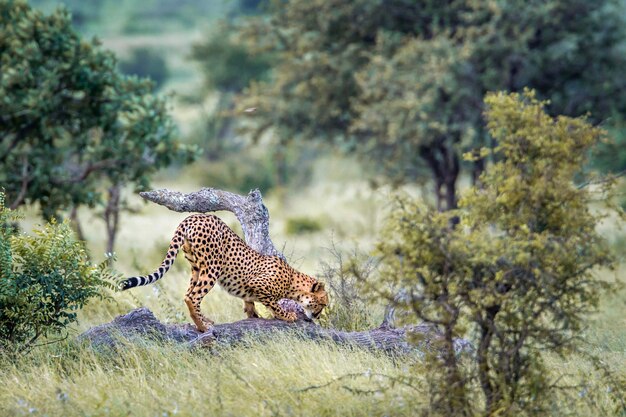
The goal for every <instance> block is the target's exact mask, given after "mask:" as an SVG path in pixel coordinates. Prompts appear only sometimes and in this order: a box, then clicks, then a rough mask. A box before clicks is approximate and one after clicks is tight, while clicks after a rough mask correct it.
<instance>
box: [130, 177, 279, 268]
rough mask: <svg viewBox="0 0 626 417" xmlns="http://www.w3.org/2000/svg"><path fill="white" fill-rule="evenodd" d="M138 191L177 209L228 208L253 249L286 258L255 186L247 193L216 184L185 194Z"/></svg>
mask: <svg viewBox="0 0 626 417" xmlns="http://www.w3.org/2000/svg"><path fill="white" fill-rule="evenodd" d="M139 195H140V196H142V197H143V198H145V199H146V200H149V201H152V202H153V203H157V204H160V205H162V206H165V207H167V208H168V209H170V210H173V211H177V212H197V213H207V212H212V211H220V210H226V211H230V212H232V213H234V214H235V216H237V220H239V223H241V228H242V229H243V235H244V240H245V241H246V243H247V244H248V245H249V246H250V247H251V248H252V249H254V250H255V251H257V252H259V253H260V254H263V255H272V256H279V257H281V258H282V259H285V256H284V255H283V254H282V253H281V252H280V251H278V250H276V247H274V244H273V243H272V240H271V239H270V232H269V226H270V215H269V212H268V211H267V207H265V204H263V199H262V197H261V192H260V191H259V190H258V189H257V190H252V191H250V193H249V194H248V195H247V196H242V195H239V194H234V193H231V192H228V191H223V190H218V189H215V188H203V189H201V190H200V191H196V192H193V193H188V194H183V193H180V192H176V191H170V190H167V189H162V190H154V191H145V192H142V193H139Z"/></svg>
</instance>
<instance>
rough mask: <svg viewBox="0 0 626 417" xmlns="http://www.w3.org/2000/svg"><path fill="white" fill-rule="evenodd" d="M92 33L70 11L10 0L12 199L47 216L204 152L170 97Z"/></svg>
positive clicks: (7, 59)
mask: <svg viewBox="0 0 626 417" xmlns="http://www.w3.org/2000/svg"><path fill="white" fill-rule="evenodd" d="M115 65H116V63H115V58H114V57H113V55H112V54H110V53H108V52H106V51H103V50H102V49H101V48H100V47H99V46H98V44H97V43H96V42H95V41H93V42H86V41H83V40H82V39H81V38H80V37H79V36H78V35H77V34H76V33H75V32H74V30H73V29H72V27H71V21H70V17H69V15H68V13H67V12H66V11H65V10H62V9H59V10H57V11H56V12H54V13H53V14H51V15H50V16H45V15H43V14H42V13H40V12H38V11H36V10H33V9H31V8H30V7H29V6H28V4H27V3H26V2H25V1H21V0H17V1H8V0H1V1H0V97H1V98H2V99H1V100H0V114H1V115H2V116H0V117H2V122H1V123H0V138H1V139H0V182H1V183H2V184H3V186H4V187H5V191H6V196H7V202H8V204H7V205H8V206H9V207H12V208H15V207H17V206H19V205H21V204H25V203H39V205H40V207H41V210H42V212H43V215H44V216H45V217H46V218H50V217H52V216H55V215H57V213H59V211H62V210H64V209H67V208H68V207H71V206H78V205H83V204H86V205H90V206H93V205H94V204H96V203H97V202H98V201H99V200H100V199H101V192H102V188H103V186H107V187H108V186H109V184H113V185H119V184H128V183H130V184H133V185H134V186H135V187H136V188H139V189H144V188H147V187H148V184H149V181H150V176H151V175H152V174H153V173H154V172H156V170H157V169H158V168H159V167H163V166H167V165H169V164H171V163H173V162H174V161H175V160H185V161H189V160H190V159H191V158H192V157H193V156H194V153H193V151H192V150H190V149H187V148H186V147H185V146H183V145H181V144H180V143H178V142H177V141H175V140H174V139H173V131H174V126H173V122H172V120H171V119H170V117H169V116H168V114H167V104H166V102H165V101H164V100H163V99H162V98H159V97H156V96H154V95H152V85H151V83H150V82H149V81H148V80H142V79H138V78H136V77H124V76H122V75H120V74H119V73H118V72H117V71H116V69H115Z"/></svg>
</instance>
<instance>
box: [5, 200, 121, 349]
mask: <svg viewBox="0 0 626 417" xmlns="http://www.w3.org/2000/svg"><path fill="white" fill-rule="evenodd" d="M13 217H14V215H13V213H12V212H11V211H10V210H8V209H7V208H5V206H4V196H3V195H2V194H0V225H2V229H1V230H0V267H1V269H0V347H1V348H2V349H3V350H6V351H8V352H11V351H16V352H21V351H25V350H28V349H29V348H31V347H32V346H33V344H34V343H35V342H36V341H37V340H38V339H39V338H42V337H47V336H50V335H55V334H58V333H59V332H61V331H63V330H65V329H66V328H67V326H68V325H69V324H71V323H73V322H74V321H76V314H77V311H78V310H79V309H80V308H82V307H83V306H84V305H85V304H86V303H87V302H89V301H90V300H91V299H93V298H102V297H103V289H104V288H113V286H112V282H113V277H112V275H111V273H110V272H109V271H108V270H107V268H106V264H105V263H102V264H101V265H93V264H92V263H90V261H89V258H88V256H87V252H86V251H85V249H84V246H83V244H82V243H81V242H79V241H78V240H76V238H75V237H74V233H73V232H72V230H71V228H70V226H69V224H68V223H67V222H65V223H62V224H56V223H55V221H54V220H53V221H52V222H51V223H48V224H47V225H45V226H44V227H43V228H42V229H40V230H37V231H35V235H34V236H26V235H18V234H16V233H15V232H14V231H13V230H12V229H10V228H9V227H8V222H9V221H10V220H11V219H12V218H13Z"/></svg>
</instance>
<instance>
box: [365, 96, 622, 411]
mask: <svg viewBox="0 0 626 417" xmlns="http://www.w3.org/2000/svg"><path fill="white" fill-rule="evenodd" d="M485 103H486V118H487V128H488V132H489V133H490V134H491V135H492V136H493V138H494V139H495V140H497V143H498V145H497V147H495V149H494V153H495V158H496V159H497V162H496V163H494V164H493V166H491V167H489V168H488V169H487V170H486V171H485V172H484V173H483V174H482V176H481V183H482V187H472V188H470V189H469V190H468V192H467V193H465V194H464V196H463V197H462V198H461V200H460V203H459V209H458V210H452V211H448V212H443V213H441V212H436V211H433V210H432V209H429V208H427V207H425V206H424V205H422V204H420V203H417V202H412V201H409V200H401V204H400V206H399V207H398V209H397V210H396V211H395V213H394V214H393V215H392V218H391V220H390V223H389V225H388V227H387V229H386V234H385V238H384V239H383V241H382V242H381V244H380V245H379V250H380V252H381V254H382V255H383V257H384V263H385V265H386V267H385V271H384V273H383V274H382V275H381V276H382V277H386V278H385V282H383V283H381V286H380V287H378V288H376V290H377V291H378V292H379V293H381V294H382V295H383V296H385V297H387V298H388V299H389V300H394V297H393V296H394V293H392V292H391V291H390V290H388V288H401V289H403V290H404V294H405V296H404V297H403V298H402V299H398V298H396V299H395V303H396V305H397V307H399V308H402V309H404V310H405V311H408V312H410V313H413V314H415V315H416V316H417V317H418V318H420V319H422V320H424V321H426V322H428V323H433V324H434V325H436V326H437V327H438V328H440V329H441V330H442V332H443V334H444V335H445V337H444V347H445V349H444V352H447V353H446V354H443V355H440V356H437V357H433V358H431V363H432V364H433V365H434V366H433V374H432V380H433V381H432V382H433V383H434V385H433V387H432V403H433V407H434V410H435V411H436V412H438V413H440V414H443V415H475V414H476V412H477V413H478V414H481V415H494V414H498V415H520V414H522V413H525V414H541V413H543V412H544V411H545V409H544V406H545V405H546V401H547V400H548V399H549V398H550V395H551V393H553V389H556V388H557V387H558V383H557V382H556V381H552V380H550V375H549V373H548V372H546V369H545V366H544V362H543V358H544V356H543V353H544V352H546V351H547V352H555V353H558V354H560V355H567V354H571V353H572V352H575V351H576V349H577V347H578V346H579V342H580V339H581V336H580V331H581V329H582V328H583V324H584V320H585V318H586V317H588V314H589V313H590V312H592V311H594V309H595V308H596V307H597V304H598V299H599V294H600V293H601V291H602V289H604V288H606V287H607V285H608V284H606V283H605V282H604V281H601V280H599V279H598V278H597V277H596V276H595V273H596V271H597V268H598V267H611V266H612V265H613V262H614V260H613V258H612V256H611V254H610V252H609V250H608V246H607V244H606V242H605V240H604V239H603V238H602V236H600V235H599V234H598V233H597V232H596V229H595V227H596V225H597V224H598V222H599V220H600V218H601V215H600V214H596V213H593V212H592V211H591V210H590V209H589V204H590V203H591V201H592V198H595V196H594V195H593V193H592V192H591V191H590V190H588V189H587V188H585V187H579V186H576V185H575V184H574V183H573V177H574V175H575V174H577V173H578V172H580V170H581V169H582V165H583V163H584V161H585V158H586V155H587V154H588V150H589V149H590V148H591V147H592V146H593V145H595V144H596V143H597V142H598V141H599V140H600V139H601V138H602V136H603V134H604V132H603V131H602V130H600V129H598V128H595V127H592V126H591V125H590V124H589V122H588V121H587V120H585V119H580V118H578V119H577V118H569V117H565V116H559V117H557V118H552V117H550V116H549V115H548V114H547V113H546V103H545V102H540V101H538V100H537V99H536V98H535V94H534V92H531V91H525V92H524V93H523V94H517V93H513V94H508V95H507V94H504V93H495V94H489V95H487V98H486V99H485ZM488 152H489V150H488V149H485V150H483V155H484V154H485V153H488ZM469 157H470V158H471V157H473V156H472V155H469ZM474 157H475V156H474ZM603 187H605V188H606V189H608V188H610V184H604V185H603ZM455 216H456V217H458V219H459V220H460V224H459V225H458V226H457V227H451V225H450V221H451V219H452V218H453V217H455ZM459 335H470V336H471V340H472V342H473V343H474V346H475V347H476V351H475V353H474V355H473V361H472V362H473V364H472V365H471V366H461V364H460V363H459V360H458V358H457V357H456V356H455V355H454V350H453V338H454V337H456V336H459ZM470 381H477V383H478V389H479V392H480V396H479V398H480V399H479V400H478V401H475V400H472V398H475V393H474V392H473V385H472V384H471V383H470ZM617 395H619V394H617Z"/></svg>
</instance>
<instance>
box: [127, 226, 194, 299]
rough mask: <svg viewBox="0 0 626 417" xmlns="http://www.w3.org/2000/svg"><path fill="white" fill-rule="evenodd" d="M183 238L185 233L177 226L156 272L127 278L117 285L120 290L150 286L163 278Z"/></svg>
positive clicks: (172, 262)
mask: <svg viewBox="0 0 626 417" xmlns="http://www.w3.org/2000/svg"><path fill="white" fill-rule="evenodd" d="M184 236H185V233H184V231H183V229H182V227H181V226H178V228H177V229H176V232H174V237H172V240H171V242H170V247H169V248H168V250H167V255H165V259H163V262H161V265H160V266H159V267H158V268H157V270H156V271H154V272H153V273H151V274H150V275H144V276H140V277H132V278H127V279H125V280H123V281H121V282H120V283H119V288H120V290H122V291H124V290H127V289H129V288H134V287H140V286H142V285H148V284H152V283H154V282H156V281H158V280H160V279H161V278H163V275H165V273H166V272H167V271H169V269H170V267H171V266H172V265H173V264H174V260H175V259H176V255H177V254H178V251H179V250H180V248H181V247H182V245H183V241H184Z"/></svg>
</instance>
